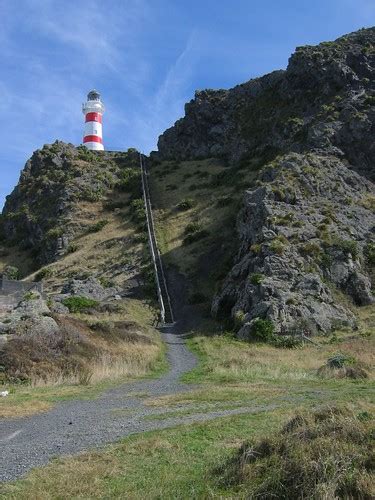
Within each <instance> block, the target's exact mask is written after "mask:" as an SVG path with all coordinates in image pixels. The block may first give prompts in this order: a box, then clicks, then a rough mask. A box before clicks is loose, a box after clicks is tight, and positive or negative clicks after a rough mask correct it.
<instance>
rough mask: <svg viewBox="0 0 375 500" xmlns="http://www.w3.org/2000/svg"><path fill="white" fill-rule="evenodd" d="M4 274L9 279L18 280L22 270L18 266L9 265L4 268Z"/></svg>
mask: <svg viewBox="0 0 375 500" xmlns="http://www.w3.org/2000/svg"><path fill="white" fill-rule="evenodd" d="M3 274H4V276H5V277H6V278H8V279H9V280H18V279H20V271H19V269H18V267H15V266H7V267H6V268H5V269H4V273H3Z"/></svg>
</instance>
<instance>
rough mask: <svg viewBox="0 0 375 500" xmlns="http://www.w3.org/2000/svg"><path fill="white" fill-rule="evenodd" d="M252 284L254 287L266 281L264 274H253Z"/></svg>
mask: <svg viewBox="0 0 375 500" xmlns="http://www.w3.org/2000/svg"><path fill="white" fill-rule="evenodd" d="M249 279H250V283H251V284H252V285H260V284H261V283H262V281H263V280H264V274H260V273H253V274H250V278H249Z"/></svg>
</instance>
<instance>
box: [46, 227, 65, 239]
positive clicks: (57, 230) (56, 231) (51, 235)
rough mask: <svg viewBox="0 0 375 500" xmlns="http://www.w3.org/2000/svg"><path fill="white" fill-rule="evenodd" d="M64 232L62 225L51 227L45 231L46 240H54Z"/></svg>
mask: <svg viewBox="0 0 375 500" xmlns="http://www.w3.org/2000/svg"><path fill="white" fill-rule="evenodd" d="M63 234H64V229H63V228H62V227H53V228H51V229H49V230H48V231H47V232H46V238H47V239H48V240H56V239H57V238H60V237H61V236H62V235H63Z"/></svg>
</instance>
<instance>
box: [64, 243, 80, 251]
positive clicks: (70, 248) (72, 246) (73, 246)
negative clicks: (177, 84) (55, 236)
mask: <svg viewBox="0 0 375 500" xmlns="http://www.w3.org/2000/svg"><path fill="white" fill-rule="evenodd" d="M78 249H79V246H78V244H77V243H74V242H73V243H70V245H68V248H67V249H66V253H74V252H76V251H77V250H78Z"/></svg>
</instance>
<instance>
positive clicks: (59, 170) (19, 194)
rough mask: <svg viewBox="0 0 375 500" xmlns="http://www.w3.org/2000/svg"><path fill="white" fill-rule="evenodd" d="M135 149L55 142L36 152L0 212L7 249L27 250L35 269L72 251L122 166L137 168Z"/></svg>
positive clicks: (91, 224)
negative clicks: (89, 147) (97, 148)
mask: <svg viewBox="0 0 375 500" xmlns="http://www.w3.org/2000/svg"><path fill="white" fill-rule="evenodd" d="M138 164H139V159H138V153H137V152H136V151H135V150H129V151H128V152H126V153H108V152H105V151H103V152H92V151H89V150H87V149H86V148H84V147H78V148H76V147H74V146H73V145H72V144H65V143H63V142H59V141H56V142H55V143H54V144H51V145H45V146H44V147H43V148H42V149H40V150H38V151H35V152H34V154H33V155H32V157H31V159H30V160H28V161H27V163H26V165H25V168H24V169H23V171H22V172H21V177H20V180H19V183H18V185H17V186H16V188H15V189H14V190H13V192H12V193H11V194H10V195H9V196H7V199H6V203H5V206H4V210H3V213H2V219H1V223H2V224H1V225H2V232H3V233H4V234H3V237H5V240H6V242H7V243H8V244H13V245H17V246H19V247H21V248H24V249H30V251H31V252H32V254H33V256H34V258H35V261H36V263H37V265H39V266H40V265H42V264H46V263H50V262H53V261H55V260H56V259H57V258H59V257H60V256H62V255H64V254H66V253H69V252H70V251H72V250H74V248H73V247H72V246H71V244H72V241H73V240H74V238H76V237H77V236H78V235H80V234H83V233H84V232H85V231H87V230H89V229H90V226H92V227H94V224H95V223H97V222H98V221H97V220H95V215H94V214H93V213H92V210H90V205H92V204H94V203H100V202H103V201H105V200H106V198H107V197H108V196H110V194H111V192H112V191H113V189H114V188H115V187H116V186H117V185H118V183H119V182H121V173H122V171H123V169H124V167H125V168H126V167H133V166H135V167H137V168H138Z"/></svg>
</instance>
